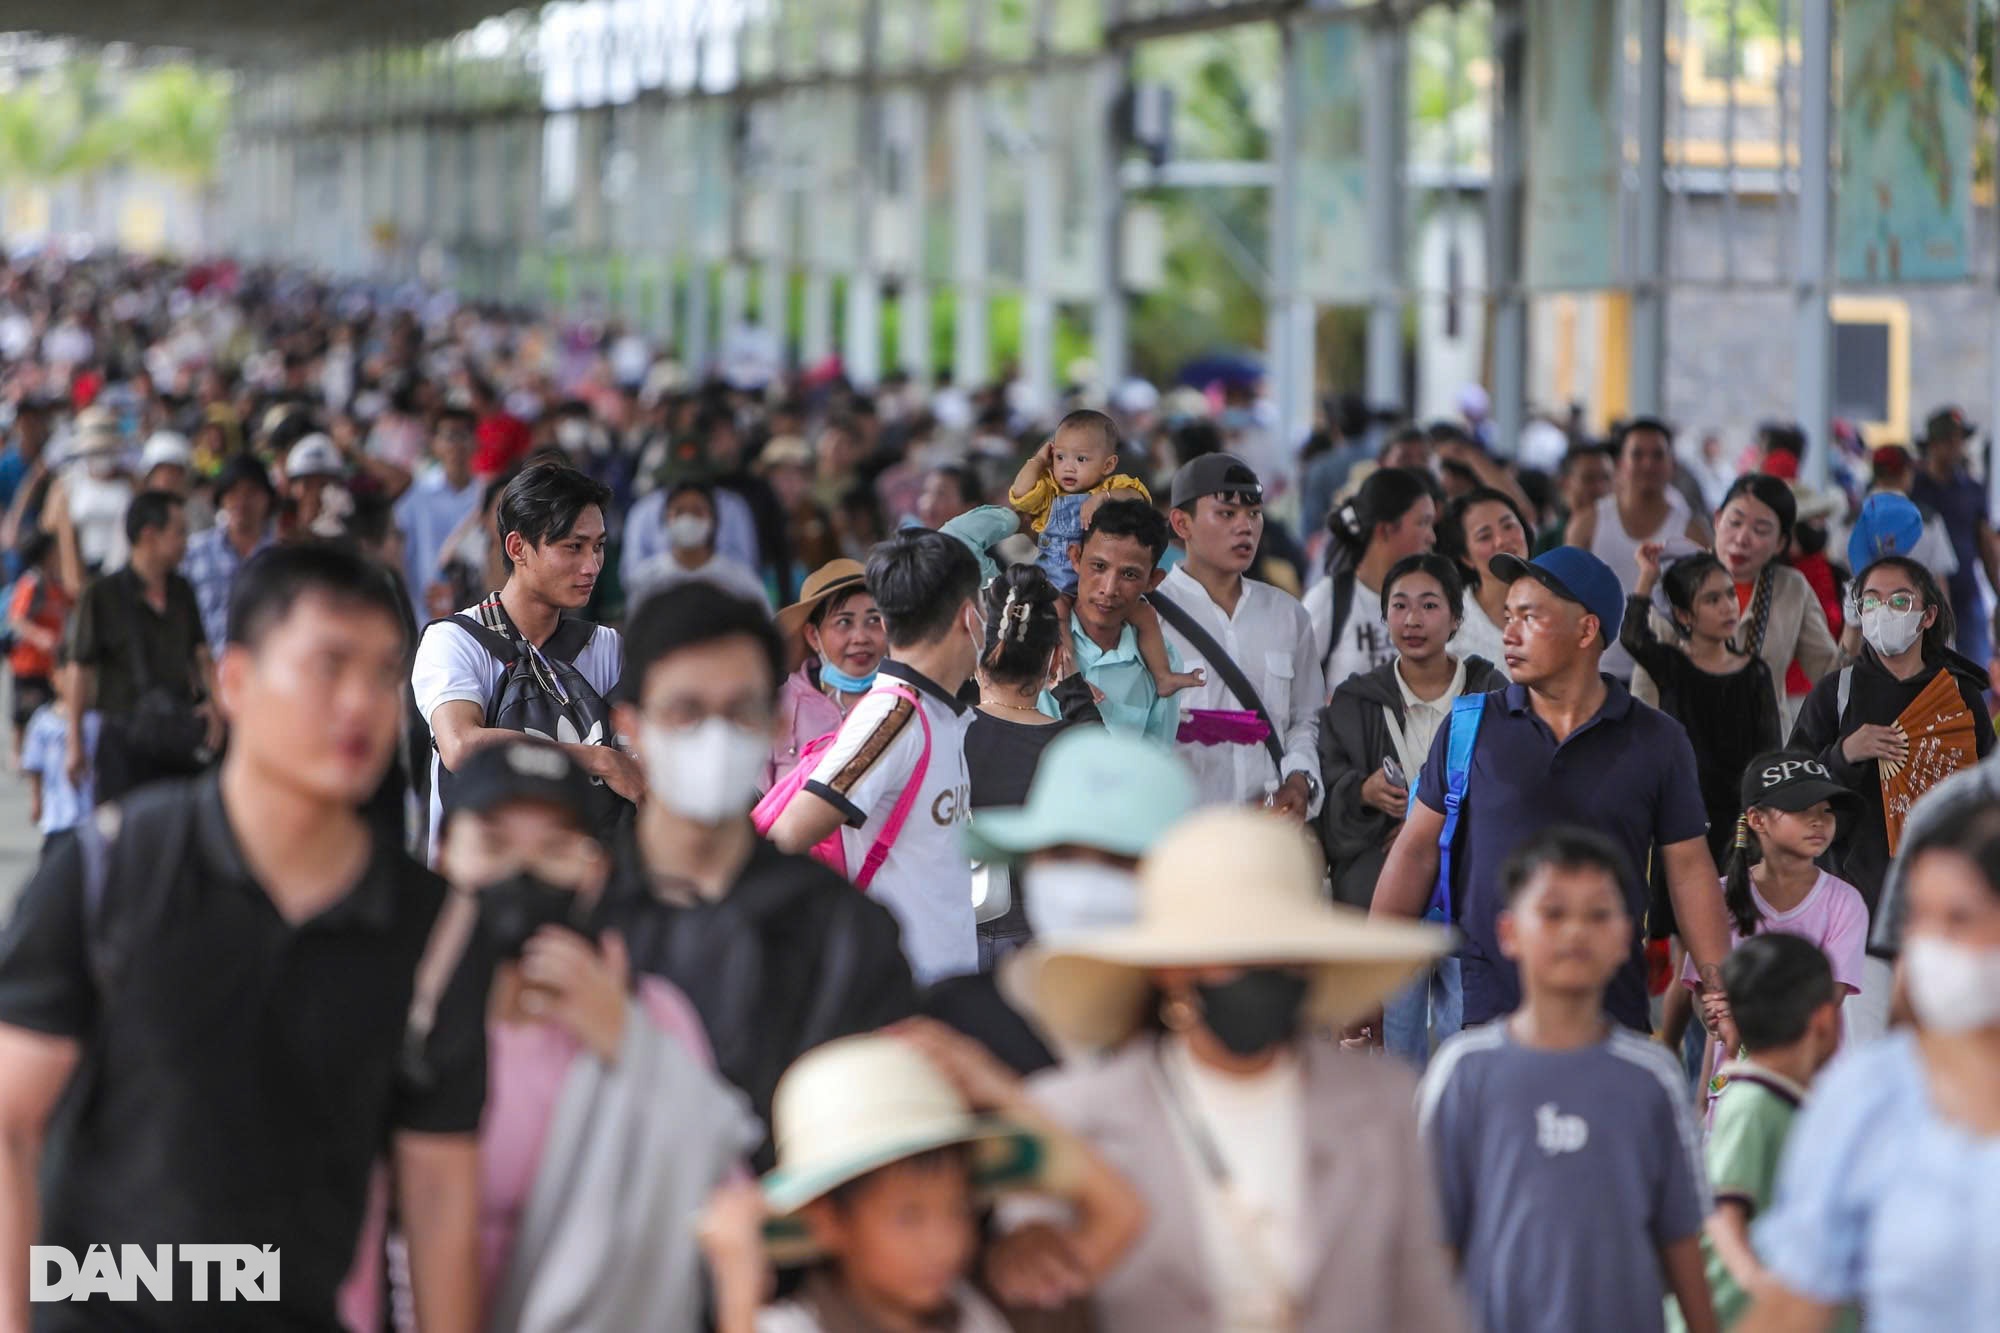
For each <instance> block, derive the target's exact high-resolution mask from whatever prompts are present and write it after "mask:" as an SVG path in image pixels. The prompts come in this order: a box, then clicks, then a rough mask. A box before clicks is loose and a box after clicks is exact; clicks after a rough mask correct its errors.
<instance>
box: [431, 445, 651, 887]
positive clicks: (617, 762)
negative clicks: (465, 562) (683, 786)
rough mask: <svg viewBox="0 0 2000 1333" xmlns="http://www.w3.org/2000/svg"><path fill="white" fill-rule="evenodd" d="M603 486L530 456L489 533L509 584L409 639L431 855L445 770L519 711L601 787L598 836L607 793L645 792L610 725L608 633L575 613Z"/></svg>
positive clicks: (612, 666) (613, 660) (614, 638)
mask: <svg viewBox="0 0 2000 1333" xmlns="http://www.w3.org/2000/svg"><path fill="white" fill-rule="evenodd" d="M609 499H610V492H609V491H607V490H606V489H605V488H604V487H603V486H601V485H599V484H598V483H597V482H594V481H592V480H591V479H590V478H589V477H586V476H585V475H584V474H583V473H581V472H578V471H577V470H576V469H575V468H573V467H569V466H567V465H566V464H562V463H538V464H535V465H534V466H532V467H528V468H524V469H523V470H522V471H521V473H520V475H518V476H516V477H515V478H514V480H513V481H511V482H509V483H508V484H507V489H506V491H505V492H504V493H503V494H502V496H501V499H500V514H499V521H498V529H499V538H500V543H501V546H502V549H503V551H504V553H505V558H506V561H507V569H508V577H507V586H506V587H504V588H502V589H500V591H499V592H496V593H493V594H491V595H490V596H488V597H487V598H486V599H485V600H483V601H481V602H480V603H479V604H478V605H476V606H471V607H467V608H466V609H465V610H464V611H461V612H460V613H459V614H457V615H455V616H452V617H451V618H449V619H446V620H440V621H437V622H435V623H434V624H432V625H431V626H430V628H429V629H427V630H426V631H425V632H424V636H423V640H422V642H421V643H419V644H418V645H417V657H416V665H415V667H414V669H413V670H412V672H411V676H410V683H411V686H412V688H413V690H414V691H415V693H416V699H417V709H418V711H419V712H420V713H422V714H423V717H424V719H425V721H427V722H428V723H429V724H430V728H431V734H432V737H433V740H434V743H435V747H436V750H437V756H436V760H435V762H434V763H433V765H432V768H431V803H430V826H431V853H432V856H433V857H435V856H436V853H437V835H438V831H439V830H441V829H442V828H443V827H444V816H445V814H446V813H447V807H448V806H449V800H448V796H449V793H448V792H447V791H446V790H445V788H446V787H447V786H449V784H450V777H449V775H450V774H452V773H455V772H457V770H458V766H459V765H460V764H461V763H462V762H464V760H465V757H466V756H467V755H469V754H470V753H471V752H472V751H473V750H475V749H477V748H478V747H479V746H481V745H485V744H488V743H490V742H492V741H493V740H496V739H498V738H500V737H502V736H505V735H508V734H511V733H512V732H513V731H515V730H519V729H520V727H519V726H516V727H508V726H505V725H500V724H502V723H504V722H505V721H507V720H509V718H510V717H518V716H520V715H521V711H525V712H526V713H529V714H533V715H534V716H535V717H536V718H537V719H539V720H540V722H541V723H542V725H541V726H539V727H533V728H532V729H534V730H537V731H539V732H540V733H541V734H542V735H543V738H544V739H546V740H552V741H556V742H558V743H560V744H561V745H562V746H563V748H564V749H566V750H568V751H569V752H570V755H571V756H572V757H573V758H574V759H575V760H576V761H577V762H578V763H580V764H581V765H583V767H584V770H585V771H586V772H588V773H589V774H590V775H591V777H592V778H593V779H595V780H596V781H597V782H598V783H599V784H601V786H600V788H599V791H600V795H602V794H603V793H604V792H605V790H606V789H608V791H609V793H611V795H610V796H606V797H605V799H604V803H603V806H602V810H601V814H602V821H601V822H602V825H603V826H602V827H600V829H599V830H598V831H599V833H600V835H602V834H605V833H608V832H609V831H610V827H611V825H613V824H615V823H616V822H617V821H618V819H619V817H620V814H621V811H620V810H619V809H618V807H617V802H616V801H615V800H613V799H612V798H613V797H616V798H622V799H623V800H624V801H626V802H632V801H636V800H638V798H639V794H640V793H641V792H642V791H643V790H644V789H645V780H644V778H643V776H642V775H641V773H640V770H639V764H638V761H637V760H635V759H634V758H632V756H631V755H629V754H627V753H625V751H624V750H622V749H620V748H619V746H618V742H617V737H616V735H615V734H613V732H612V729H611V727H610V725H609V711H610V709H609V704H608V703H607V702H606V700H608V699H610V697H611V695H612V692H613V691H614V690H615V689H616V688H617V685H618V672H619V642H618V631H616V630H614V629H609V628H607V627H605V626H602V625H592V624H591V623H590V622H589V621H585V620H579V619H577V618H575V616H574V614H573V613H575V612H577V611H580V610H582V609H583V607H585V606H586V605H588V604H589V602H590V596H591V593H592V592H593V591H594V590H595V589H596V587H597V577H598V574H599V573H600V572H602V570H603V568H604V505H605V502H606V501H607V500H609Z"/></svg>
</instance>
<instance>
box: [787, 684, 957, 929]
mask: <svg viewBox="0 0 2000 1333" xmlns="http://www.w3.org/2000/svg"><path fill="white" fill-rule="evenodd" d="M891 689H892V691H893V692H894V693H895V694H897V695H898V696H900V697H901V698H904V699H907V700H909V702H910V704H911V706H912V707H914V708H915V709H916V710H917V721H918V722H920V723H922V724H923V728H924V750H923V753H922V754H920V755H919V756H917V766H916V768H915V769H913V770H911V773H910V781H909V783H908V784H907V785H906V786H905V787H904V788H903V794H902V795H901V796H899V797H897V798H896V807H895V809H893V810H891V811H890V812H889V818H888V821H887V822H886V823H884V824H883V825H882V833H881V836H880V837H878V838H876V839H875V845H874V846H873V847H870V848H869V849H868V856H867V858H866V859H865V860H863V861H862V863H861V869H860V871H859V872H858V873H854V874H849V872H848V869H847V848H846V845H845V844H844V843H843V842H842V839H841V830H840V829H835V830H834V831H833V832H831V833H829V834H827V835H826V837H824V838H822V839H821V840H820V841H819V843H818V844H817V845H816V846H814V847H813V849H812V850H811V851H810V852H809V853H807V854H808V855H809V856H811V857H812V859H813V860H815V861H818V862H819V863H820V864H821V865H823V866H825V867H826V868H827V869H829V870H832V871H836V872H837V873H839V874H841V875H844V876H846V877H847V878H848V879H851V880H853V881H854V887H855V888H857V889H866V888H867V887H868V886H869V884H871V883H873V882H874V879H875V872H876V871H878V870H880V869H881V868H882V863H883V862H884V861H886V860H888V859H889V849H890V848H891V847H894V846H895V845H896V837H897V835H898V834H900V833H901V832H902V831H903V825H904V824H905V823H906V822H907V821H908V820H909V817H910V807H911V805H913V804H914V803H915V802H916V799H917V790H918V788H920V787H922V786H923V785H924V773H925V771H926V770H927V769H929V768H930V764H931V720H930V718H929V717H927V716H925V715H924V705H923V701H922V700H921V699H919V698H917V695H916V691H914V690H908V689H904V688H903V687H902V686H900V685H897V686H892V687H891ZM839 735H840V733H839V732H838V731H829V732H828V733H827V734H826V735H824V736H821V737H820V738H819V739H818V740H816V741H814V742H812V743H811V744H810V745H808V746H806V747H805V749H804V750H802V751H800V752H799V762H798V766H797V767H796V768H794V769H793V770H792V771H791V772H789V773H787V774H786V775H785V776H784V777H782V778H780V779H779V780H778V782H777V785H776V786H774V787H772V788H771V790H769V791H767V792H765V793H764V796H763V799H762V800H760V801H758V802H757V806H756V808H755V809H753V810H752V811H751V812H750V824H751V826H752V827H753V828H755V829H756V830H757V832H758V834H759V836H761V837H769V836H770V835H771V826H772V825H774V824H776V823H777V822H778V816H779V815H782V814H783V813H785V807H786V806H788V805H790V804H791V803H792V798H793V797H794V796H796V795H798V794H799V793H800V792H801V791H804V790H805V785H806V783H807V782H809V781H811V779H812V775H813V773H814V771H815V770H817V769H818V768H819V761H820V756H822V755H824V754H825V753H826V752H827V751H828V750H830V749H832V748H833V742H834V739H835V738H836V737H838V736H839Z"/></svg>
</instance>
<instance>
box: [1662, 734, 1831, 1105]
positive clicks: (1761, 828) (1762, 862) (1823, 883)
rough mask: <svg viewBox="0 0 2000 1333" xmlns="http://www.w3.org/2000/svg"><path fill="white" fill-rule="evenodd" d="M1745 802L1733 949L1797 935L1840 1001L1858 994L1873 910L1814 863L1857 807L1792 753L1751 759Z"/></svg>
mask: <svg viewBox="0 0 2000 1333" xmlns="http://www.w3.org/2000/svg"><path fill="white" fill-rule="evenodd" d="M1742 798H1743V814H1742V816H1741V817H1740V818H1738V819H1737V821H1736V845H1735V850H1734V852H1733V853H1732V854H1731V856H1730V858H1729V871H1728V874H1727V875H1725V876H1724V878H1723V881H1722V901H1723V905H1724V906H1726V907H1727V908H1728V909H1729V920H1730V930H1729V934H1730V945H1731V947H1734V946H1735V945H1737V944H1740V943H1741V942H1742V941H1744V940H1745V939H1748V938H1749V937H1750V936H1752V935H1754V934H1756V933H1757V932H1758V931H1760V930H1775V931H1780V932H1782V933H1784V934H1787V935H1797V936H1800V937H1801V938H1803V939H1806V940H1809V941H1811V942H1812V943H1813V944H1814V945H1816V946H1818V948H1819V950H1820V952H1822V953H1824V954H1825V955H1826V956H1827V961H1828V962H1830V963H1831V964H1832V965H1833V979H1834V980H1835V981H1836V982H1838V983H1839V984H1840V986H1841V987H1842V988H1843V991H1842V997H1843V998H1845V996H1846V995H1849V994H1854V995H1858V994H1860V993H1861V968H1862V962H1863V960H1864V959H1865V957H1866V956H1867V945H1868V905H1867V903H1866V902H1864V901H1863V900H1862V897H1861V891H1860V890H1859V889H1857V888H1855V887H1854V886H1853V885H1852V884H1849V883H1848V882H1847V881H1846V880H1844V879H1839V878H1836V877H1835V876H1833V875H1830V874H1828V873H1827V872H1826V871H1824V870H1821V869H1820V868H1819V866H1818V864H1817V861H1818V859H1819V858H1820V857H1821V856H1822V855H1824V854H1825V852H1826V849H1827V848H1828V847H1829V846H1831V845H1832V843H1833V837H1834V832H1835V828H1836V823H1835V821H1836V819H1837V817H1838V816H1839V815H1840V814H1845V813H1851V812H1853V811H1854V810H1855V809H1856V808H1858V806H1859V804H1860V803H1859V802H1858V801H1857V800H1856V799H1855V797H1854V795H1853V793H1851V792H1849V791H1848V790H1847V789H1846V788H1845V787H1842V786H1841V785H1840V784H1839V783H1837V782H1835V781H1834V780H1833V775H1832V774H1830V773H1828V772H1827V769H1826V765H1824V764H1822V763H1820V761H1819V760H1817V759H1815V758H1813V757H1812V756H1811V755H1809V754H1806V753H1803V752H1798V751H1789V750H1776V751H1773V752H1771V753H1769V754H1763V755H1759V756H1758V757H1757V758H1755V759H1753V760H1751V761H1750V767H1749V768H1748V769H1747V770H1745V772H1744V774H1743V790H1742ZM1681 980H1682V981H1683V982H1684V983H1685V984H1686V985H1687V986H1688V987H1689V988H1693V987H1694V986H1695V984H1696V982H1697V980H1698V979H1697V977H1696V976H1695V971H1694V964H1693V962H1692V961H1690V962H1689V963H1688V965H1687V968H1686V970H1685V971H1684V972H1683V973H1682V974H1681ZM1733 1054H1734V1052H1731V1051H1726V1050H1724V1049H1723V1048H1722V1045H1721V1043H1720V1042H1712V1043H1711V1044H1710V1050H1709V1059H1708V1065H1707V1069H1708V1070H1711V1071H1712V1070H1715V1069H1719V1068H1720V1067H1721V1066H1722V1064H1723V1062H1724V1061H1726V1060H1728V1059H1729V1058H1731V1056H1732V1055H1733ZM1722 1083H1723V1080H1722V1079H1721V1078H1720V1077H1716V1078H1712V1079H1710V1081H1709V1088H1708V1097H1709V1105H1710V1107H1713V1106H1714V1104H1715V1098H1716V1097H1717V1096H1718V1095H1719V1094H1720V1093H1721V1091H1722Z"/></svg>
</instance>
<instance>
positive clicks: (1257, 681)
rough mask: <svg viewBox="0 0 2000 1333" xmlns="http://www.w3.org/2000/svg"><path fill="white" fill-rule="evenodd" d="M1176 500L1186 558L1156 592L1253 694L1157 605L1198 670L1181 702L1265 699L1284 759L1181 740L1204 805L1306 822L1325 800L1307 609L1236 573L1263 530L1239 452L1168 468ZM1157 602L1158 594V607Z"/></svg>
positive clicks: (1208, 705)
mask: <svg viewBox="0 0 2000 1333" xmlns="http://www.w3.org/2000/svg"><path fill="white" fill-rule="evenodd" d="M1173 505H1174V508H1173V513H1172V515H1171V516H1170V517H1171V519H1172V522H1173V526H1174V533H1175V535H1176V536H1178V537H1179V538H1180V539H1181V540H1182V541H1183V542H1185V543H1186V544H1187V559H1186V560H1185V561H1183V562H1182V563H1181V564H1179V565H1177V566H1175V567H1174V569H1173V571H1172V572H1171V573H1169V574H1168V575H1167V576H1166V578H1164V579H1162V580H1161V581H1160V585H1159V589H1158V591H1159V592H1160V594H1161V595H1162V596H1163V597H1165V598H1167V599H1169V600H1170V602H1171V603H1172V605H1173V606H1175V607H1178V608H1179V609H1180V611H1182V612H1184V613H1185V614H1186V615H1187V616H1188V617H1190V618H1191V619H1192V620H1193V621H1194V622H1195V623H1196V624H1197V625H1198V626H1199V627H1200V628H1201V629H1202V630H1203V631H1204V633H1205V637H1206V638H1207V639H1208V640H1209V642H1210V644H1211V645H1212V646H1213V648H1214V649H1215V650H1219V651H1220V652H1221V653H1222V654H1224V655H1225V656H1227V657H1229V658H1230V659H1231V660H1232V661H1233V662H1234V663H1235V665H1236V667H1237V669H1238V670H1240V671H1241V672H1242V673H1243V678H1244V680H1245V682H1246V683H1247V684H1248V685H1249V686H1250V688H1251V690H1252V691H1253V692H1254V693H1255V694H1256V696H1257V698H1256V699H1254V700H1253V699H1246V698H1240V697H1239V696H1238V694H1237V692H1236V690H1235V689H1233V688H1232V687H1231V686H1230V685H1229V683H1228V681H1227V680H1226V679H1225V673H1224V672H1223V671H1222V670H1221V669H1220V667H1219V666H1218V665H1217V663H1216V662H1214V661H1211V660H1210V658H1211V657H1213V656H1214V653H1213V652H1211V651H1210V650H1209V649H1206V648H1201V647H1197V646H1196V645H1195V643H1194V641H1193V640H1192V639H1191V638H1190V636H1189V635H1188V634H1186V633H1185V632H1183V631H1182V630H1181V629H1180V628H1179V627H1177V626H1176V625H1175V624H1174V621H1173V618H1172V617H1171V616H1169V615H1168V614H1167V612H1165V611H1162V612H1161V613H1160V619H1161V620H1162V621H1163V622H1164V624H1163V628H1164V629H1165V630H1166V633H1167V644H1168V646H1169V647H1170V648H1171V649H1172V650H1173V651H1174V652H1175V653H1177V654H1178V655H1179V657H1180V661H1181V669H1182V670H1183V671H1189V672H1194V671H1200V672H1203V673H1204V675H1205V677H1206V679H1205V681H1204V683H1203V684H1201V685H1198V686H1196V687H1195V688H1193V689H1190V690H1184V691H1182V692H1181V694H1180V695H1179V696H1178V702H1179V704H1180V705H1181V706H1182V707H1184V708H1188V709H1193V710H1212V711H1226V712H1247V711H1252V710H1254V709H1256V708H1257V707H1258V706H1259V705H1260V704H1261V705H1262V707H1263V708H1264V710H1265V711H1266V712H1267V713H1268V714H1269V719H1270V724H1271V730H1272V732H1273V734H1274V735H1275V737H1276V739H1277V748H1278V751H1279V753H1280V755H1281V756H1282V763H1280V762H1278V761H1274V760H1273V758H1272V756H1271V754H1270V751H1269V749H1268V748H1267V747H1266V746H1265V745H1264V743H1263V742H1262V741H1261V740H1258V741H1251V742H1249V743H1247V744H1225V745H1185V746H1182V747H1181V748H1180V754H1181V757H1182V758H1184V759H1186V760H1187V761H1188V766H1189V767H1190V768H1192V769H1193V770H1194V774H1195V783H1196V786H1197V787H1198V789H1199V790H1200V792H1201V799H1202V801H1203V802H1205V803H1208V804H1230V805H1243V804H1265V803H1268V804H1269V805H1270V806H1271V807H1272V808H1273V809H1276V810H1277V811H1279V812H1280V813H1281V814H1284V815H1286V816H1289V817H1290V818H1292V819H1296V820H1300V821H1304V820H1307V819H1310V818H1312V817H1314V816H1316V815H1317V814H1318V813H1319V806H1320V799H1321V790H1320V784H1319V709H1320V706H1321V705H1322V704H1324V703H1325V702H1326V698H1325V695H1326V691H1325V686H1324V682H1323V679H1322V677H1321V674H1320V663H1319V650H1318V648H1317V647H1316V646H1315V642H1314V636H1313V628H1312V617H1311V616H1309V615H1308V614H1307V613H1306V609H1305V607H1304V606H1303V605H1301V604H1300V602H1299V599H1298V598H1296V597H1293V596H1292V595H1291V594H1289V593H1286V592H1282V591H1280V590H1279V589H1277V588H1274V587H1272V586H1271V585H1270V584H1268V583H1259V582H1256V581H1254V580H1251V579H1247V578H1245V577H1244V573H1245V571H1247V570H1248V569H1249V568H1250V566H1251V564H1252V563H1253V562H1255V560H1256V558H1257V548H1258V542H1259V539H1260V538H1261V537H1262V536H1263V535H1264V488H1263V486H1262V485H1261V484H1259V482H1258V480H1257V474H1256V473H1255V472H1253V471H1251V470H1250V466H1249V465H1248V464H1247V463H1245V462H1244V461H1243V460H1242V459H1240V458H1237V457H1235V456H1233V455H1231V454H1204V455H1203V456H1201V457H1199V458H1196V459H1193V460H1192V461H1190V462H1187V463H1184V464H1182V465H1181V469H1180V471H1178V472H1176V473H1175V474H1174V485H1173ZM1159 600H1160V599H1159V598H1155V599H1154V604H1155V605H1156V606H1157V605H1159Z"/></svg>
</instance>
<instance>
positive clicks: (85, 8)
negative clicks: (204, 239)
mask: <svg viewBox="0 0 2000 1333" xmlns="http://www.w3.org/2000/svg"><path fill="white" fill-rule="evenodd" d="M522 7H523V6H522V0H8V2H7V4H6V5H5V6H4V7H0V27H5V28H10V29H15V30H23V31H38V32H42V33H46V34H47V35H49V36H52V37H75V38H80V39H82V40H84V41H90V42H130V43H133V44H135V45H139V46H154V47H182V48H186V49H188V50H190V51H193V52H195V53H197V54H200V55H205V56H209V57H212V58H216V59H220V60H225V61H228V62H230V63H232V64H239V65H257V64H266V63H274V62H278V61H296V60H298V59H300V58H302V57H304V56H308V55H313V54H323V53H326V52H329V51H333V50H337V49H340V48H342V47H350V46H358V45H363V44H373V43H385V42H391V43H402V42H420V41H428V40H433V39H436V38H441V37H449V36H451V35H452V34H454V33H457V32H462V31H463V30H465V29H466V28H469V27H471V26H473V25H474V24H476V23H478V22H479V21H480V20H482V19H486V18H490V17H492V16H493V15H496V14H504V13H507V12H509V11H511V10H515V9H520V8H522Z"/></svg>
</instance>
